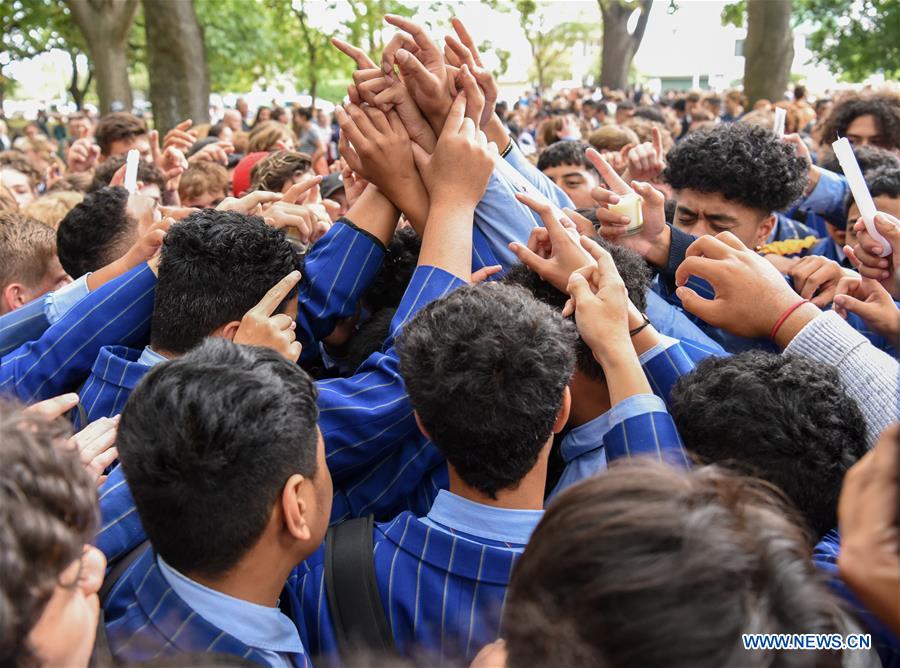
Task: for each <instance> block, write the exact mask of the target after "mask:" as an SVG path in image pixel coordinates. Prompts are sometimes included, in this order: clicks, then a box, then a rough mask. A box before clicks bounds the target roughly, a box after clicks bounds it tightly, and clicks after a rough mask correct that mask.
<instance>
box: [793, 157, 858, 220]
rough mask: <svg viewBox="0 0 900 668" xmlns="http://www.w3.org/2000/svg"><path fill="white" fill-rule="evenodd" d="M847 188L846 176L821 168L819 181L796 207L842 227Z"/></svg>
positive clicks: (844, 218)
mask: <svg viewBox="0 0 900 668" xmlns="http://www.w3.org/2000/svg"><path fill="white" fill-rule="evenodd" d="M849 190H850V186H849V185H847V177H845V176H844V175H842V174H835V173H834V172H832V171H829V170H827V169H822V170H820V172H819V182H818V183H817V184H816V187H815V188H813V191H812V192H811V193H810V194H809V195H808V196H807V197H806V199H804V200H802V201H801V202H800V203H799V204H798V205H797V208H798V209H800V210H802V211H812V212H813V213H815V214H818V215H820V216H822V217H823V218H825V219H826V220H827V221H828V222H829V223H831V224H833V225H837V226H838V227H842V226H843V224H845V223H846V222H847V218H846V216H845V214H844V200H845V198H846V197H847V192H848V191H849Z"/></svg>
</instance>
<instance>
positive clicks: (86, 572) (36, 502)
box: [0, 401, 106, 668]
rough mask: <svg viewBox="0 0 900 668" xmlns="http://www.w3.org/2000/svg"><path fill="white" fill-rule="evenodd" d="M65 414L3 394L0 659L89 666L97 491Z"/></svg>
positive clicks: (99, 564)
mask: <svg viewBox="0 0 900 668" xmlns="http://www.w3.org/2000/svg"><path fill="white" fill-rule="evenodd" d="M70 433H71V432H70V431H69V430H68V429H67V427H66V423H65V422H64V421H63V420H62V419H57V420H54V421H49V420H47V419H44V418H42V417H41V416H40V415H38V414H36V413H35V412H33V411H27V410H26V411H22V410H20V409H18V408H16V407H15V406H13V405H12V404H10V403H8V402H5V401H4V402H2V403H0V460H2V461H3V466H2V467H0V523H2V526H3V530H2V531H0V554H2V555H3V556H2V563H3V567H2V568H0V599H2V600H3V615H0V664H2V665H4V666H30V665H45V666H62V665H65V666H72V667H73V668H86V667H87V666H88V663H89V661H90V659H91V652H92V651H93V649H94V636H95V634H96V632H97V622H98V617H99V615H98V608H99V606H98V603H97V591H98V590H99V589H100V585H101V584H102V582H103V571H104V568H105V566H106V561H105V559H104V558H103V554H102V553H101V552H100V551H99V550H98V549H97V548H95V547H93V546H92V545H91V541H92V540H93V536H94V531H95V530H96V527H97V520H98V513H97V493H96V488H95V486H94V483H93V481H92V480H91V479H90V477H89V476H88V474H87V473H86V472H85V470H84V468H83V467H82V465H81V463H80V462H79V460H78V456H77V454H76V453H74V452H72V451H71V450H67V449H66V448H65V447H64V445H63V444H64V443H65V441H66V439H67V438H68V437H69V435H70Z"/></svg>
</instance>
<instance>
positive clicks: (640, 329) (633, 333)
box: [628, 313, 650, 336]
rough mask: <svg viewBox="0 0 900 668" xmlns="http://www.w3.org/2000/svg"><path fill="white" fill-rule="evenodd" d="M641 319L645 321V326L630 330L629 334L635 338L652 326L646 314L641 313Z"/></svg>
mask: <svg viewBox="0 0 900 668" xmlns="http://www.w3.org/2000/svg"><path fill="white" fill-rule="evenodd" d="M641 317H642V318H643V319H644V324H643V325H640V326H639V327H635V328H634V329H632V330H630V331H629V332H628V335H629V336H634V335H635V334H640V333H641V331H643V330H644V329H645V328H646V327H647V326H648V325H649V324H650V318H648V317H647V314H646V313H641Z"/></svg>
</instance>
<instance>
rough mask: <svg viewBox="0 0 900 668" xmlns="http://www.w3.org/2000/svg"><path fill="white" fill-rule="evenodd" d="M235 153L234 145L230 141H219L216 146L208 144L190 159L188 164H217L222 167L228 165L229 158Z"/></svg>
mask: <svg viewBox="0 0 900 668" xmlns="http://www.w3.org/2000/svg"><path fill="white" fill-rule="evenodd" d="M232 153H234V144H232V143H231V142H230V141H217V142H216V143H214V144H207V145H206V146H204V147H203V148H201V149H200V150H199V151H197V152H196V153H194V155H192V156H191V157H190V158H188V164H189V165H190V164H193V163H195V162H202V161H204V160H206V161H208V162H217V163H219V164H220V165H227V164H228V156H229V155H231V154H232Z"/></svg>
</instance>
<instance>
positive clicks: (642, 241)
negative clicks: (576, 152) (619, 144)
mask: <svg viewBox="0 0 900 668" xmlns="http://www.w3.org/2000/svg"><path fill="white" fill-rule="evenodd" d="M586 155H587V158H588V160H590V161H591V163H592V164H593V165H594V166H595V167H596V168H597V171H598V172H599V173H600V176H601V177H603V180H604V181H605V182H606V184H607V185H608V186H609V190H607V189H606V188H600V187H597V188H594V190H593V191H591V197H593V198H594V201H595V202H597V220H599V221H600V230H599V232H600V235H601V236H602V237H603V238H604V239H606V240H607V241H610V242H611V243H614V244H618V245H619V246H624V247H625V248H630V249H631V250H633V251H635V252H637V253H639V254H640V255H641V256H642V257H644V258H645V259H646V260H647V261H648V262H649V263H650V264H653V265H656V266H664V265H665V264H666V262H667V261H668V257H669V244H670V241H671V230H670V229H669V227H668V225H666V198H665V195H663V194H662V193H661V192H660V191H659V190H657V189H656V188H654V187H653V186H651V185H650V184H649V183H644V182H642V181H632V182H631V184H630V185H629V184H628V183H627V182H626V181H625V180H623V179H622V177H620V176H619V175H618V174H617V173H616V171H615V170H614V169H613V168H612V166H611V165H610V164H609V163H608V162H607V161H606V160H605V159H604V158H603V156H601V155H600V154H599V153H598V152H597V151H595V150H594V149H592V148H590V149H588V150H587V153H586ZM630 193H637V194H638V195H640V197H641V199H642V200H643V201H642V204H641V211H642V214H643V219H644V224H643V226H641V228H640V229H639V230H638V231H637V232H636V233H631V232H629V230H628V226H629V225H630V224H631V222H632V221H631V219H630V218H629V217H628V216H623V215H621V214H617V213H613V212H611V211H610V210H609V209H608V208H607V206H608V205H609V204H617V203H618V202H619V197H620V196H623V195H628V194H630Z"/></svg>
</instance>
